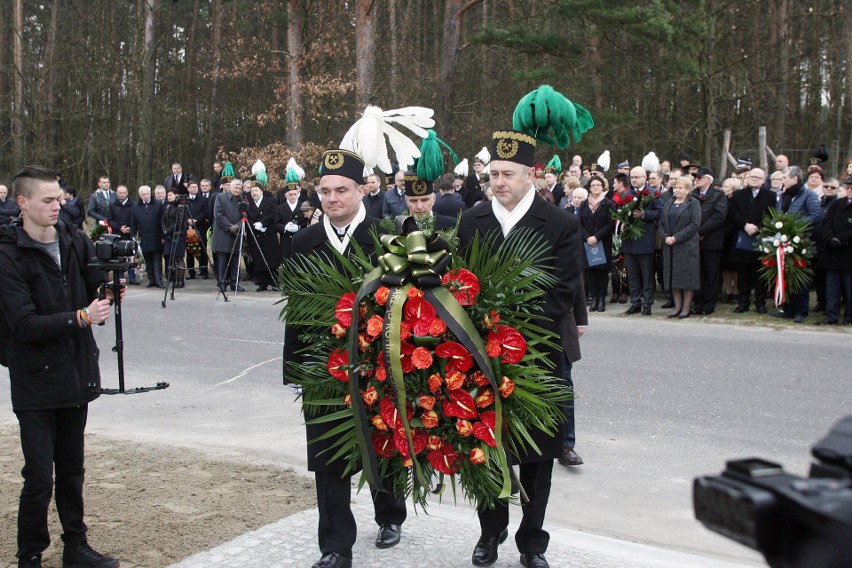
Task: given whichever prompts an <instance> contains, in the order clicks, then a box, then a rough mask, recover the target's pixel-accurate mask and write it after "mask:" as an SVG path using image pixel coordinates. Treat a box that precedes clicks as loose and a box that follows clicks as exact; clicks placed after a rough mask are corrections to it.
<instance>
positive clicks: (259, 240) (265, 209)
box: [247, 185, 281, 292]
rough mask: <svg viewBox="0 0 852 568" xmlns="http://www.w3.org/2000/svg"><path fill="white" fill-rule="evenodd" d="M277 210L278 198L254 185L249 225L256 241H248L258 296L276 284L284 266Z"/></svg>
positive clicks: (253, 239)
mask: <svg viewBox="0 0 852 568" xmlns="http://www.w3.org/2000/svg"><path fill="white" fill-rule="evenodd" d="M275 210H276V202H275V198H274V197H273V196H272V195H271V194H266V193H264V191H263V188H262V187H261V186H260V185H253V186H252V188H251V199H249V208H248V224H249V226H250V227H251V231H252V234H253V235H254V237H253V238H252V236H249V237H247V238H248V242H249V250H251V258H252V264H253V265H254V274H255V281H256V282H257V291H258V292H264V291H266V290H268V289H269V286H270V285H274V284H275V273H276V272H277V271H278V266H279V265H280V264H281V256H280V250H279V248H280V245H279V244H278V235H277V234H276V233H275Z"/></svg>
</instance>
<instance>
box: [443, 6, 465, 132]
mask: <svg viewBox="0 0 852 568" xmlns="http://www.w3.org/2000/svg"><path fill="white" fill-rule="evenodd" d="M460 7H461V0H446V4H444V41H443V43H442V45H441V62H440V68H441V71H440V73H441V74H440V77H441V82H440V85H441V116H442V119H443V123H444V127H443V129H442V130H443V136H444V138H445V139H447V140H452V139H453V124H454V122H455V121H454V120H453V109H454V108H455V101H456V81H455V75H456V63H457V62H458V54H459V35H460V33H461V29H460V28H461V16H460V15H459V8H460Z"/></svg>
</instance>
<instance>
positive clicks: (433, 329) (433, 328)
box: [429, 318, 447, 337]
mask: <svg viewBox="0 0 852 568" xmlns="http://www.w3.org/2000/svg"><path fill="white" fill-rule="evenodd" d="M446 331H447V324H445V323H444V320H442V319H441V318H435V319H433V320H432V323H431V324H429V335H431V336H432V337H439V336H441V335H443V334H444V333H445V332H446Z"/></svg>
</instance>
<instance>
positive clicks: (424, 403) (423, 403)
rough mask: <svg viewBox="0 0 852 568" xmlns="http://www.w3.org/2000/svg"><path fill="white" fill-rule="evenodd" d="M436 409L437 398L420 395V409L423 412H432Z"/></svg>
mask: <svg viewBox="0 0 852 568" xmlns="http://www.w3.org/2000/svg"><path fill="white" fill-rule="evenodd" d="M434 407H435V397H434V396H429V395H428V394H421V395H420V408H422V409H423V410H432V409H433V408H434Z"/></svg>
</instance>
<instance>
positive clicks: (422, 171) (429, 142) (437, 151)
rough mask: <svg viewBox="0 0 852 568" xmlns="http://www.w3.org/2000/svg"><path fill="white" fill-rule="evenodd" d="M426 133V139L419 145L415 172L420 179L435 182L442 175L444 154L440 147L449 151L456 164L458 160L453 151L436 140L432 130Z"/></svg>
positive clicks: (436, 136)
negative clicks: (418, 156)
mask: <svg viewBox="0 0 852 568" xmlns="http://www.w3.org/2000/svg"><path fill="white" fill-rule="evenodd" d="M426 132H427V136H426V138H424V139H423V142H421V143H420V158H419V159H418V160H417V165H416V170H415V171H416V172H417V177H419V178H420V179H424V180H426V181H435V180H436V179H438V178H439V177H441V176H442V175H444V154H443V153H442V152H441V146H443V147H444V148H446V149H447V150H449V152H450V154H451V155H452V156H453V161H454V162H455V163H456V164H457V163H458V162H459V159H458V156H456V153H455V152H453V149H452V148H450V147H449V146H448V145H447V143H446V142H444V141H443V140H441V139H440V138H438V135H437V134H435V131H434V130H427V131H426Z"/></svg>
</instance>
